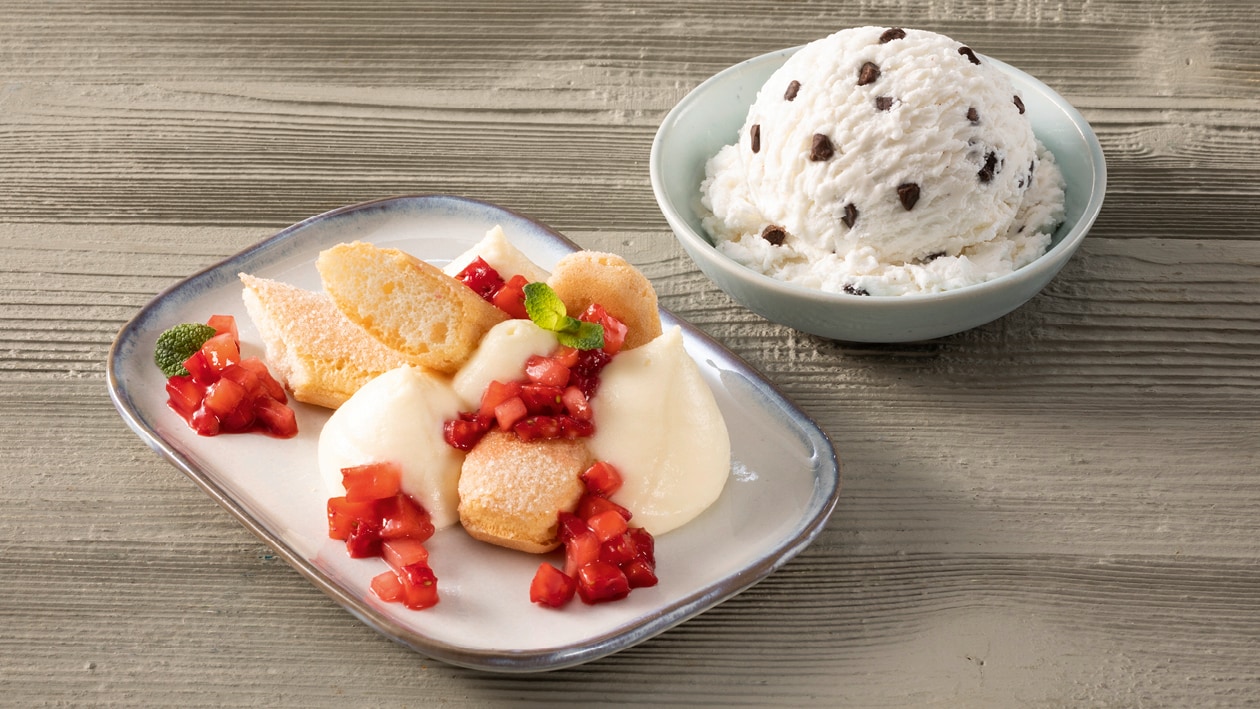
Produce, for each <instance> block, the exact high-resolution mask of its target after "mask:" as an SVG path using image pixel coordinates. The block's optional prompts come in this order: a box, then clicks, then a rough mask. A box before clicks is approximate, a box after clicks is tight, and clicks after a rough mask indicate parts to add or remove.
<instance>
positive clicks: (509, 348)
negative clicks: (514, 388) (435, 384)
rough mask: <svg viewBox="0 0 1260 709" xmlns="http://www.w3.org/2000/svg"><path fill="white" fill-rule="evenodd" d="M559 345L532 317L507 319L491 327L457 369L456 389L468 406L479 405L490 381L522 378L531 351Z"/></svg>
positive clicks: (549, 350)
mask: <svg viewBox="0 0 1260 709" xmlns="http://www.w3.org/2000/svg"><path fill="white" fill-rule="evenodd" d="M556 345H557V342H556V336H555V334H554V333H552V332H550V331H548V330H544V329H542V328H541V327H538V326H537V325H535V324H534V323H532V322H530V321H529V320H505V321H503V322H501V323H499V324H498V325H495V326H494V327H492V328H490V331H489V332H487V333H486V336H485V337H483V338H482V339H481V344H479V345H477V351H476V352H473V354H472V356H471V357H469V358H468V361H467V362H465V363H464V366H462V367H460V368H459V371H458V372H456V373H455V378H454V379H453V380H452V385H453V386H454V388H455V393H456V394H457V395H458V396H459V398H460V400H461V401H463V402H464V408H465V409H476V408H477V407H479V406H480V405H481V395H482V394H483V393H485V391H486V387H488V386H490V382H495V381H498V382H510V381H514V380H516V379H520V378H521V377H522V376H523V375H524V373H525V361H526V360H528V359H529V358H530V356H531V355H539V356H546V355H549V354H551V353H552V352H553V351H554V350H555V349H556Z"/></svg>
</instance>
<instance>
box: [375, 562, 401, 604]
mask: <svg viewBox="0 0 1260 709" xmlns="http://www.w3.org/2000/svg"><path fill="white" fill-rule="evenodd" d="M371 587H372V593H375V594H376V597H377V598H379V599H381V600H382V601H385V602H386V603H395V602H398V601H401V600H403V598H404V596H405V595H406V593H405V591H404V590H403V584H402V581H400V580H399V579H398V574H397V573H395V572H394V571H392V570H391V571H383V572H381V573H379V574H377V575H376V576H373V577H372V584H371Z"/></svg>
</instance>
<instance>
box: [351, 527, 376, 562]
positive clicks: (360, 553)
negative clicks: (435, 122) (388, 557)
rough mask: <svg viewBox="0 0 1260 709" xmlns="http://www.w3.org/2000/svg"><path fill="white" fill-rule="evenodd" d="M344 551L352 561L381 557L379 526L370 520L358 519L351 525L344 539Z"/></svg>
mask: <svg viewBox="0 0 1260 709" xmlns="http://www.w3.org/2000/svg"><path fill="white" fill-rule="evenodd" d="M346 551H347V552H349V554H350V557H351V558H352V559H364V558H368V557H373V556H380V555H381V525H380V523H379V522H376V521H374V520H370V519H359V520H356V521H355V522H354V524H352V525H351V529H350V534H349V535H348V536H347V537H346Z"/></svg>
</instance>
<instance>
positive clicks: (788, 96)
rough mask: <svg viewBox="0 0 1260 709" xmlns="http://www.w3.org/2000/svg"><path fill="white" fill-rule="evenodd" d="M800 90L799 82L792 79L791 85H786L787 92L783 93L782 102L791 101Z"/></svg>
mask: <svg viewBox="0 0 1260 709" xmlns="http://www.w3.org/2000/svg"><path fill="white" fill-rule="evenodd" d="M800 90H801V82H799V81H797V80H795V79H793V80H792V83H790V84H788V87H787V91H785V92H784V93H783V100H785V101H791V100H792V99H795V98H796V94H798V93H799V92H800Z"/></svg>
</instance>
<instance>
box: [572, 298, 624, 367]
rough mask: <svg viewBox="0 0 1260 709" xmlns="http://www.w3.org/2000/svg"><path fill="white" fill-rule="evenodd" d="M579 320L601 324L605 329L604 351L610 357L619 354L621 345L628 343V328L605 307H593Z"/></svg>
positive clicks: (594, 305)
mask: <svg viewBox="0 0 1260 709" xmlns="http://www.w3.org/2000/svg"><path fill="white" fill-rule="evenodd" d="M578 320H585V321H586V322H593V323H599V324H600V325H602V326H603V328H604V351H605V352H607V353H608V354H610V355H614V354H617V352H619V351H620V350H621V345H622V344H623V343H624V342H625V341H626V332H627V330H628V328H627V327H626V325H625V323H623V322H621V321H620V320H618V319H617V318H615V317H613V316H612V315H611V314H609V312H608V311H607V310H605V309H604V306H602V305H599V304H598V303H591V305H590V306H589V307H588V308H587V309H586V311H585V312H583V313H582V314H581V315H579V316H578Z"/></svg>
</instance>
